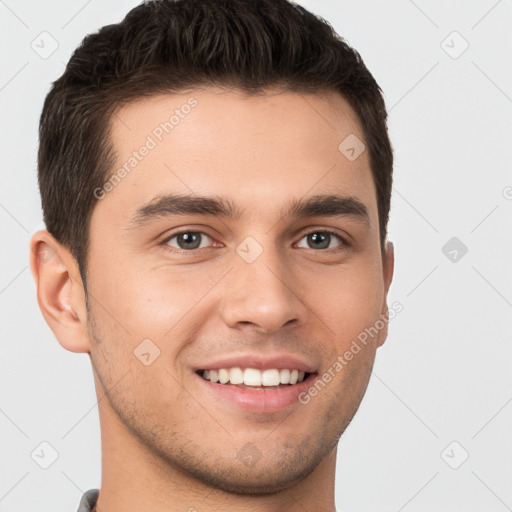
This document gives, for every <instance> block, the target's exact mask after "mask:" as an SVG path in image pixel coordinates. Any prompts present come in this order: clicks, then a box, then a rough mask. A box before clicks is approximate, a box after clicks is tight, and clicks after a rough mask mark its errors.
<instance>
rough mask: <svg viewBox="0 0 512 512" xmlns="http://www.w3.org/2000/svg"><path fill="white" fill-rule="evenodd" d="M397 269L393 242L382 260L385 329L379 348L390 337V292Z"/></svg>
mask: <svg viewBox="0 0 512 512" xmlns="http://www.w3.org/2000/svg"><path fill="white" fill-rule="evenodd" d="M394 269H395V248H394V246H393V242H386V250H385V252H384V255H383V258H382V273H383V277H384V298H383V304H382V311H381V319H382V320H383V322H384V327H383V328H382V329H380V331H379V338H378V340H377V346H378V347H380V346H381V345H382V344H383V343H384V342H385V341H386V338H387V336H388V321H389V308H388V301H387V297H388V291H389V287H390V286H391V281H392V280H393V272H394Z"/></svg>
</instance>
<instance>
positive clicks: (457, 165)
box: [0, 0, 512, 512]
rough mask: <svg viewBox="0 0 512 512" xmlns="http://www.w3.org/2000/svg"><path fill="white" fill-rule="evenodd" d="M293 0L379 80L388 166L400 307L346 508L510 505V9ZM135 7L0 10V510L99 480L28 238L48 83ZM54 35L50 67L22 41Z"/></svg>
mask: <svg viewBox="0 0 512 512" xmlns="http://www.w3.org/2000/svg"><path fill="white" fill-rule="evenodd" d="M301 3H302V4H303V5H304V6H306V7H307V8H309V9H311V10H313V11H314V12H316V13H318V14H320V15H322V16H323V17H325V18H326V19H327V20H328V21H329V22H330V23H331V24H332V25H333V26H334V27H335V29H336V30H337V31H338V32H339V33H340V34H341V35H342V36H344V37H345V38H346V39H347V40H348V42H349V43H350V44H352V45H353V46H354V47H355V48H356V49H358V50H359V51H360V53H361V54H362V56H363V58H364V59H365V61H366V63H367V65H368V67H369V68H370V70H371V71H372V73H373V74H374V76H375V77H376V79H377V81H378V82H379V83H380V85H381V87H382V88H383V90H384V92H385V97H386V101H387V105H388V109H389V111H390V131H391V138H392V141H393V145H394V148H395V157H396V166H395V186H394V191H393V201H392V210H391V223H390V239H391V240H393V241H394V243H395V250H396V271H395V278H394V282H393V285H392V288H391V292H390V302H393V301H395V300H398V301H400V302H401V303H402V304H403V308H404V309H403V311H402V312H401V313H400V314H399V315H398V316H397V317H396V318H395V319H394V320H393V321H392V322H391V325H390V334H389V337H388V340H387V342H386V343H385V345H384V346H383V347H382V348H381V349H380V350H379V352H378V356H377V360H376V364H375V368H374V370H375V371H374V375H373V377H372V380H371V382H370V385H369V388H368V391H367V394H366V397H365V399H364V400H363V403H362V405H361V407H360V410H359V412H358V414H357V415H356V417H355V419H354V421H353V422H352V424H351V425H350V426H349V428H348V429H347V431H346V432H345V434H344V436H343V437H342V440H341V443H340V450H339V461H338V472H337V480H336V500H337V506H338V510H343V511H347V512H349V511H364V510H372V511H377V510H378V511H397V512H398V511H402V510H404V511H413V510H429V511H441V510H443V511H446V510H450V511H464V512H471V511H482V510H485V511H487V512H492V511H497V512H500V511H505V510H512V456H511V455H512V453H511V448H512V436H511V426H512V404H511V402H512V387H511V379H510V376H511V375H512V359H511V353H512V344H511V343H510V341H511V340H510V333H511V323H512V322H511V312H512V311H511V308H512V277H511V270H510V269H511V265H510V255H511V252H512V251H511V248H512V229H511V227H512V226H511V222H510V219H511V214H512V200H511V199H512V174H511V173H510V165H511V163H512V137H511V136H512V127H511V122H510V121H511V112H512V80H511V78H512V70H511V55H512V31H511V26H512V2H510V1H509V0H501V1H498V2H496V0H485V1H478V2H477V1H472V2H467V1H458V2H449V3H448V2H444V1H441V0H436V1H431V2H427V1H420V0H417V1H416V2H413V1H407V0H392V1H387V2H379V1H377V0H372V1H365V2H361V1H359V2H358V1H356V0H351V1H335V0H310V1H303V2H301ZM135 5H136V1H133V0H130V1H128V0H123V1H121V0H117V1H116V2H102V1H100V0H89V1H84V0H59V1H56V0H54V1H51V2H50V1H45V2H36V1H30V2H29V1H19V0H0V37H1V43H2V44H1V63H2V65H1V74H0V105H1V113H2V116H1V118H0V119H1V123H0V129H1V136H0V144H1V151H0V158H1V165H0V172H1V188H0V222H1V230H2V238H1V240H2V242H1V244H0V251H1V262H2V264H1V265H0V314H1V325H2V331H1V334H2V337H1V349H0V350H1V352H0V380H1V395H0V398H1V402H0V425H1V436H0V443H1V444H0V446H1V451H0V461H1V466H0V511H1V512H22V511H23V512H26V511H28V510H32V511H38V512H39V511H41V512H42V511H50V510H51V511H62V512H65V511H66V512H68V511H71V510H73V511H74V510H76V507H77V505H78V501H79V499H80V497H81V494H82V492H83V491H84V490H86V489H89V488H93V487H97V486H99V484H100V439H99V422H98V413H97V405H96V398H95V393H94V388H93V380H92V372H91V369H90V364H89V359H88V357H87V356H85V355H77V354H72V353H68V352H66V351H65V350H64V349H63V348H61V347H60V345H59V344H58V342H57V341H56V340H55V338H54V336H53V334H52V332H51V331H50V329H49V328H48V327H47V325H46V323H45V322H44V320H43V317H42V315H41V313H40V311H39V308H38V305H37V301H36V296H35V286H34V283H33V280H32V277H31V275H30V270H29V268H28V242H29V237H30V235H31V233H33V232H34V231H35V230H37V229H39V228H41V227H43V224H42V220H41V219H42V215H41V211H40V200H39V195H38V190H37V182H36V150H37V127H38V118H39V114H40V111H41V107H42V103H43V99H44V97H45V95H46V93H47V92H48V89H49V85H50V83H51V82H52V81H53V80H55V79H56V78H57V77H58V76H60V74H61V73H62V72H63V69H64V63H65V62H67V60H68V58H69V56H70V54H71V52H72V50H73V49H74V48H75V47H76V46H77V45H78V43H79V42H80V41H81V39H82V38H83V37H84V36H85V35H86V34H87V33H89V32H92V31H95V30H96V29H97V28H99V27H100V26H102V25H105V24H108V23H114V22H117V21H119V20H120V19H121V18H122V17H123V16H124V14H125V13H126V12H127V11H128V10H129V9H130V8H131V7H133V6H135ZM454 31H456V32H458V34H459V35H457V34H453V32H454ZM42 32H47V33H48V34H50V35H51V36H48V35H45V34H43V35H40V34H41V33H42ZM52 38H53V39H54V40H55V41H56V42H57V43H58V48H57V50H56V51H55V52H54V53H53V54H52V55H51V56H49V57H48V58H41V56H40V55H39V54H38V53H37V52H36V51H34V50H33V48H32V47H31V44H33V46H36V47H38V48H39V50H38V51H39V52H40V53H43V52H44V51H47V52H49V51H50V50H51V49H52V46H51V45H52V44H55V43H52ZM33 41H34V43H32V42H33ZM443 41H444V43H443ZM465 42H467V44H469V47H468V49H467V50H466V51H465V52H464V53H462V54H461V55H459V53H460V52H461V51H462V50H463V49H464V47H465V44H466V43H465ZM43 56H44V57H47V55H43ZM454 57H457V58H454ZM452 237H457V238H458V239H459V240H460V242H462V243H463V244H464V245H465V246H466V247H467V248H468V252H467V254H465V255H464V256H461V255H462V252H461V251H460V247H459V249H457V248H456V249H455V250H457V251H458V252H457V258H456V261H455V262H454V261H451V260H450V258H452V259H453V258H454V257H455V253H453V252H452V253H451V254H449V251H452V250H453V248H452V247H449V248H448V249H447V250H445V252H446V253H447V254H448V256H446V255H445V254H444V253H443V251H442V248H443V247H444V246H445V244H446V243H447V242H448V241H449V240H450V239H451V238H452ZM456 243H457V244H459V246H460V243H459V242H456ZM43 441H46V442H48V443H50V444H51V445H52V447H54V449H55V450H56V451H57V452H58V459H57V460H56V461H55V462H54V463H53V464H52V465H51V466H50V467H49V468H48V469H42V468H41V467H40V466H39V465H38V464H36V462H35V461H34V460H33V459H32V458H31V453H32V452H33V450H35V449H36V448H37V450H36V453H41V449H43V452H44V453H45V457H46V458H47V460H48V461H49V460H50V459H48V457H51V452H50V450H49V449H48V448H44V446H43V448H41V447H40V443H41V442H43ZM453 441H455V442H456V443H455V444H451V443H452V442H453ZM447 447H448V449H446V448H447ZM466 452H467V454H469V458H468V459H467V460H466V461H465V462H464V463H463V464H462V465H460V466H459V467H458V469H453V468H452V467H450V465H451V466H454V467H455V466H458V465H459V464H460V463H461V461H463V459H464V457H465V455H466ZM443 454H444V455H443ZM43 458H44V457H43ZM311 512H316V511H311Z"/></svg>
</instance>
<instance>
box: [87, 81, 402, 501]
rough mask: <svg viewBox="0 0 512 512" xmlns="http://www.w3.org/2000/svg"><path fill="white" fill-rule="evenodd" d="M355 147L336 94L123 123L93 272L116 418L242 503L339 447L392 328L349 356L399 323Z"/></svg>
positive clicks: (153, 102) (305, 471)
mask: <svg viewBox="0 0 512 512" xmlns="http://www.w3.org/2000/svg"><path fill="white" fill-rule="evenodd" d="M173 116H174V117H173ZM166 123H167V124H166ZM354 136H355V137H357V138H358V139H359V140H360V141H362V140H364V137H363V134H362V131H361V128H360V126H359V123H358V121H357V117H356V115H355V114H354V112H353V111H352V109H351V108H350V106H349V105H348V103H347V102H346V101H344V100H343V99H342V98H341V97H340V96H339V95H338V94H336V93H331V92H326V93H322V94H298V93H289V92H280V91H269V92H268V93H267V94H266V95H260V96H253V97H250V96H245V95H243V94H240V93H237V92H234V91H226V90H221V89H206V90H202V91H199V90H197V91H192V92H190V93H187V94H180V95H161V96H157V97H153V98H150V99H145V100H141V101H137V102H134V103H132V104H129V105H127V106H124V107H123V108H121V109H120V110H119V111H118V112H117V114H116V116H114V119H113V123H112V133H111V137H112V143H113V146H114V148H115V150H116V154H117V165H116V166H115V168H114V169H113V170H112V173H113V174H116V176H117V178H115V179H113V180H111V181H109V182H108V183H107V184H106V185H105V186H104V187H103V188H102V189H101V190H100V191H97V192H96V195H97V197H101V199H99V200H98V201H97V204H96V206H95V209H94V211H93V215H92V219H91V226H90V247H89V260H88V267H87V271H88V290H89V293H90V296H89V305H90V309H89V311H88V317H87V322H88V332H89V337H90V339H91V344H90V355H91V360H92V363H93V367H94V370H95V376H96V384H97V386H98V387H99V389H100V390H101V391H102V392H104V393H105V394H106V397H107V398H106V400H103V401H102V405H101V407H102V409H101V414H102V416H103V417H102V423H106V422H111V423H112V424H116V425H121V427H120V428H121V431H122V433H123V434H122V435H126V437H127V438H130V439H132V440H133V441H134V442H136V443H138V444H140V446H144V447H145V449H147V450H148V452H151V454H152V456H154V457H156V458H158V460H160V461H161V462H162V463H164V464H168V465H170V466H172V467H175V468H178V469H179V470H181V471H183V472H185V473H186V474H189V475H192V476H194V477H195V478H198V479H200V480H201V481H203V482H205V483H209V484H213V485H215V486H217V487H219V488H221V489H225V490H228V491H231V492H245V493H257V492H270V491H276V490H279V489H282V488H285V487H287V486H289V485H290V484H292V483H294V482H298V481H300V480H301V479H303V478H305V477H306V476H307V475H309V474H310V473H311V472H312V471H313V470H314V469H315V468H316V467H317V466H318V465H319V464H320V463H321V462H322V461H323V460H324V459H325V458H326V457H327V456H328V455H329V454H331V453H332V452H333V450H334V449H335V447H336V444H337V441H338V439H339V437H340V435H341V434H342V433H343V431H344V430H345V428H346V427H347V425H348V424H349V422H350V421H351V419H352V417H353V416H354V414H355V412H356V410H357V408H358V406H359V404H360V401H361V399H362V397H363V394H364V392H365V390H366V387H367V383H368V379H369V377H370V373H371V369H372V365H373V361H374V357H375V351H376V348H377V347H378V346H379V345H380V344H382V342H383V341H384V339H385V335H386V330H385V329H381V330H380V331H379V333H378V334H377V335H374V336H373V337H368V338H367V340H366V343H365V344H363V343H361V342H359V343H358V345H359V346H360V350H359V351H358V352H357V353H355V354H354V353H353V357H352V358H350V360H347V357H345V356H344V354H345V353H346V352H347V351H350V349H351V347H353V346H354V345H353V342H354V341H355V340H357V339H358V336H359V337H360V335H361V333H362V332H364V331H365V329H367V328H369V327H371V326H373V325H375V324H376V322H378V321H379V319H380V318H382V317H381V315H383V314H386V311H387V309H386V293H387V289H388V286H389V283H390V280H391V270H390V268H391V266H392V265H391V264H390V262H389V260H390V258H391V256H392V255H390V253H389V252H388V257H387V259H386V258H384V260H383V257H382V253H381V247H380V244H379V220H378V212H377V200H376V191H375V186H374V183H373V179H372V174H371V170H370V163H369V157H368V152H367V151H363V152H362V153H361V154H360V155H359V156H358V157H357V158H355V159H354V155H357V153H359V151H360V149H361V147H360V146H357V145H355V146H354V144H355V143H354V141H356V142H357V139H355V138H354ZM347 137H351V138H350V139H348V141H349V142H352V144H351V145H350V144H349V146H351V147H352V146H353V147H354V148H355V151H350V148H349V149H348V151H347V148H346V147H345V146H343V145H342V150H340V149H339V148H338V146H339V145H340V143H342V142H343V141H344V140H345V139H346V138H347ZM345 144H347V143H345ZM143 147H146V149H145V150H144V149H142V148H143ZM348 157H350V158H348ZM123 168H124V170H125V172H122V171H120V169H123ZM178 196H181V197H178ZM199 197H200V198H202V199H201V200H199V199H198V198H199ZM190 198H195V199H193V200H190ZM360 339H361V338H360ZM352 352H355V350H353V351H352ZM336 362H338V365H337V364H336ZM340 365H341V369H340ZM205 370H206V372H205ZM325 375H330V376H331V378H330V379H329V378H328V377H325ZM205 377H206V378H205ZM228 377H229V378H230V379H231V380H229V381H228V382H225V380H226V379H227V378H228ZM217 378H219V379H221V381H224V383H222V382H221V381H217V382H215V380H216V379H217ZM208 379H210V380H208ZM290 379H291V382H294V381H295V380H296V379H298V380H299V381H301V380H302V379H304V380H302V382H297V383H296V384H293V383H292V384H290V383H289V382H290ZM231 381H232V382H233V383H231ZM318 381H322V383H323V385H320V384H318ZM326 381H327V382H326ZM287 382H288V383H287ZM315 383H316V386H315ZM312 389H316V392H315V391H314V390H313V391H311V390H312Z"/></svg>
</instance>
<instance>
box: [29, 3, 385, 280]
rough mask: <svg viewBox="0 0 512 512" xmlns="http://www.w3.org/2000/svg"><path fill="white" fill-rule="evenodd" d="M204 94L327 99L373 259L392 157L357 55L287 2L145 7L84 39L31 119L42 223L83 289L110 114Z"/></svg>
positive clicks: (107, 158)
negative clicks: (362, 182) (367, 168)
mask: <svg viewBox="0 0 512 512" xmlns="http://www.w3.org/2000/svg"><path fill="white" fill-rule="evenodd" d="M209 85H219V86H227V87H230V88H234V89H238V90H240V91H244V92H246V93H249V94H257V93H258V92H261V91H263V90H264V89H267V88H269V87H272V86H277V87H282V88H283V89H284V90H288V91H294V92H317V91H321V90H335V91H338V92H339V93H340V94H341V95H342V96H343V97H344V98H345V99H346V100H347V101H348V102H349V103H350V105H351V106H352V108H353V109H354V110H355V112H356V113H357V115H358V118H359V120H360V123H361V126H362V129H363V133H364V137H365V145H366V148H367V150H368V152H369V157H370V163H371V169H372V173H373V178H374V182H375V186H376V190H377V205H378V212H379V224H380V242H381V247H382V250H384V245H385V239H386V233H387V223H388V217H389V209H390V200H391V186H392V171H393V153H392V148H391V144H390V141H389V137H388V132H387V123H386V119H387V113H386V108H385V104H384V100H383V97H382V92H381V89H380V88H379V86H378V84H377V82H376V81H375V79H374V78H373V76H372V75H371V73H370V72H369V71H368V69H367V68H366V66H365V64H364V62H363V60H362V59H361V57H360V55H359V54H358V53H357V52H356V51H355V50H354V49H352V48H351V47H350V46H349V45H348V44H347V43H346V42H345V41H344V40H343V39H342V38H341V37H339V36H338V35H337V34H336V32H335V31H334V30H333V28H332V27H331V25H329V23H327V22H326V21H325V20H323V19H322V18H320V17H318V16H315V15H313V14H311V13H310V12H308V11H307V10H306V9H304V8H303V7H301V6H299V5H297V4H294V3H292V2H289V1H288V0H160V1H149V2H144V3H143V4H141V5H139V6H137V7H136V8H134V9H132V10H131V11H130V12H129V13H128V14H127V16H126V17H125V18H124V20H123V21H122V22H120V23H118V24H114V25H108V26H105V27H103V28H101V29H100V30H99V31H98V32H97V33H94V34H90V35H88V36H87V37H85V39H84V40H83V41H82V43H81V44H80V46H79V47H78V48H77V49H76V50H75V52H74V53H73V55H72V57H71V59H70V60H69V62H68V64H67V67H66V70H65V72H64V73H63V75H62V76H61V77H60V78H59V79H58V80H56V81H55V82H54V83H53V86H52V88H51V90H50V92H49V94H48V96H47V98H46V100H45V103H44V107H43V111H42V114H41V121H40V129H39V137H40V146H39V154H38V176H39V189H40V192H41V199H42V208H43V214H44V221H45V224H46V227H47V229H48V231H49V232H50V233H51V234H52V235H53V236H54V237H55V238H56V239H57V240H58V241H59V242H60V243H61V244H63V245H64V246H65V247H67V248H68V249H69V250H70V252H71V254H72V255H73V256H74V258H75V259H76V261H77V263H78V266H79V269H80V273H81V276H82V280H83V283H84V287H86V279H85V276H86V271H85V270H86V265H87V248H88V240H89V225H90V218H91V214H92V211H93V209H94V206H95V202H96V201H97V199H96V196H95V194H94V192H93V191H94V190H95V189H97V188H98V187H101V186H102V184H103V183H105V181H106V179H107V177H108V173H109V172H110V171H111V169H112V166H113V165H114V154H113V148H112V147H111V143H110V138H109V128H110V122H111V118H112V115H113V114H114V113H115V110H116V108H118V107H119V106H121V105H123V104H125V103H126V102H129V101H131V100H134V99H137V98H141V97H144V96H148V95H154V94H158V93H172V92H182V91H184V90H187V89H190V88H193V87H206V86H209ZM340 142H341V141H340Z"/></svg>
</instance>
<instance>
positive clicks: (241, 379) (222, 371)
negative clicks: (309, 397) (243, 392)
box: [203, 366, 306, 387]
mask: <svg viewBox="0 0 512 512" xmlns="http://www.w3.org/2000/svg"><path fill="white" fill-rule="evenodd" d="M305 375H306V374H305V372H303V371H300V370H293V369H292V370H288V369H283V370H279V369H277V368H272V369H268V370H263V371H261V370H258V369H256V368H246V369H245V370H242V369H241V368H240V367H238V366H237V367H235V368H219V369H217V370H204V371H203V378H204V379H206V380H209V381H211V382H220V383H221V384H235V385H236V384H244V385H245V386H255V387H265V386H268V387H274V386H279V385H280V384H297V383H298V382H302V381H303V380H304V377H305Z"/></svg>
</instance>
